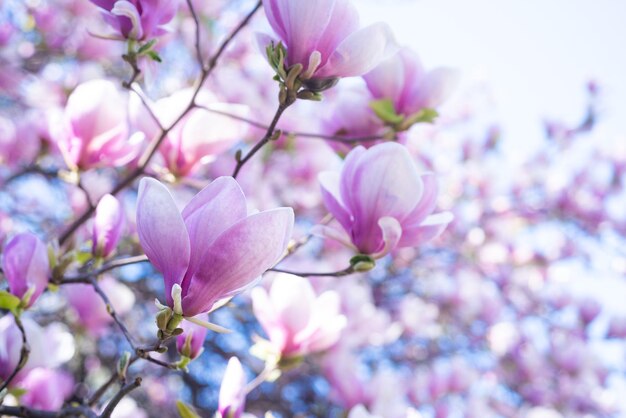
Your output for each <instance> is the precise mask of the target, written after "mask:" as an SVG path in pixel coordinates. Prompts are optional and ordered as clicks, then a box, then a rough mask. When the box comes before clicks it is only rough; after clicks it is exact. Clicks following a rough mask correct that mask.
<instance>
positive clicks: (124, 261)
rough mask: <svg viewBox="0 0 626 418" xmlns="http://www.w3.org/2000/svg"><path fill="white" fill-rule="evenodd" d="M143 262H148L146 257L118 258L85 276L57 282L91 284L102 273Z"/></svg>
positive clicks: (67, 278)
mask: <svg viewBox="0 0 626 418" xmlns="http://www.w3.org/2000/svg"><path fill="white" fill-rule="evenodd" d="M145 261H148V257H146V256H145V255H136V256H133V257H126V258H118V259H116V260H113V261H111V262H109V263H107V264H105V265H104V266H102V267H100V268H99V269H97V270H94V271H91V272H88V273H85V274H80V275H78V276H72V277H66V278H64V279H63V280H61V282H59V283H58V284H75V283H84V284H90V283H91V281H90V279H92V278H94V277H98V276H99V275H101V274H102V273H106V272H107V271H109V270H113V269H116V268H118V267H124V266H128V265H131V264H137V263H143V262H145Z"/></svg>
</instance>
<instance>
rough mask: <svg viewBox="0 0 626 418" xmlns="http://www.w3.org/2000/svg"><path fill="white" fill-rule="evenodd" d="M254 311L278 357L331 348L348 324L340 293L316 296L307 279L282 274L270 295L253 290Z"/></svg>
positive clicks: (262, 290)
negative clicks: (341, 310) (342, 311)
mask: <svg viewBox="0 0 626 418" xmlns="http://www.w3.org/2000/svg"><path fill="white" fill-rule="evenodd" d="M252 306H253V310H254V314H255V316H256V317H257V319H258V320H259V322H260V323H261V326H262V327H263V329H264V330H265V332H266V333H267V335H268V337H269V349H270V351H272V353H273V354H274V355H276V356H277V357H278V358H279V359H284V358H292V357H299V356H304V355H307V354H310V353H315V352H319V351H322V350H325V349H327V348H330V347H331V346H332V345H333V344H335V343H336V342H337V340H339V336H340V333H341V330H342V329H343V328H344V327H345V326H346V317H345V316H343V315H341V313H340V300H339V294H338V293H337V292H334V291H331V290H329V291H326V292H324V293H322V294H321V295H319V296H316V295H315V292H314V291H313V288H312V287H311V284H310V283H309V282H308V280H306V279H303V278H301V277H297V276H291V275H281V276H278V277H277V278H276V279H275V280H274V282H273V283H272V287H271V289H270V292H269V294H268V293H267V292H266V291H265V289H263V288H261V287H257V288H255V289H253V290H252Z"/></svg>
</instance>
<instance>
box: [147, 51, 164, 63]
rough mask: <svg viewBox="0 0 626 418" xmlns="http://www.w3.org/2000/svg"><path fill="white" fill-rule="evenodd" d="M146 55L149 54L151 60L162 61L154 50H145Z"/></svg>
mask: <svg viewBox="0 0 626 418" xmlns="http://www.w3.org/2000/svg"><path fill="white" fill-rule="evenodd" d="M146 55H147V56H149V57H150V58H152V60H153V61H156V62H163V60H162V59H161V57H160V56H159V54H157V53H156V51H148V52H146Z"/></svg>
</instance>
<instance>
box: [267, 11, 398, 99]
mask: <svg viewBox="0 0 626 418" xmlns="http://www.w3.org/2000/svg"><path fill="white" fill-rule="evenodd" d="M263 6H264V9H265V14H266V15H267V19H268V20H269V23H270V25H271V26H272V29H274V31H275V32H276V34H277V35H278V37H279V38H280V39H281V41H282V42H283V44H284V45H285V47H286V49H287V60H286V61H287V62H286V65H287V66H292V65H294V64H302V66H303V67H304V71H303V73H302V74H301V78H302V79H303V80H311V82H310V83H309V84H311V85H310V86H309V88H316V87H321V85H323V84H326V83H325V81H328V82H329V84H330V85H332V84H333V83H332V80H336V79H337V78H340V77H353V76H359V75H362V74H365V73H367V72H368V71H370V70H371V69H372V68H374V67H375V66H376V65H377V64H378V63H379V62H380V61H381V60H382V59H383V58H385V57H386V56H388V55H389V54H390V53H391V52H392V51H393V50H395V41H394V39H393V35H392V34H391V29H390V28H389V27H388V26H387V25H386V24H383V23H375V24H373V25H370V26H367V27H365V28H361V29H360V28H359V27H360V24H359V15H358V12H357V10H356V8H355V7H354V6H353V5H352V4H351V3H350V1H349V0H317V1H310V0H289V1H286V0H263ZM267 41H268V40H262V42H265V43H266V45H267V44H268V43H269V42H267ZM263 46H265V45H263ZM313 81H315V82H313Z"/></svg>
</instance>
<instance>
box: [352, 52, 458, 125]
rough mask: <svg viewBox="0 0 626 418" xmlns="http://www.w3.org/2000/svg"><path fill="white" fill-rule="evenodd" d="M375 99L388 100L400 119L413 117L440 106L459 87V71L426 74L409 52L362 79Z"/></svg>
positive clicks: (390, 60)
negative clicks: (401, 116) (401, 117)
mask: <svg viewBox="0 0 626 418" xmlns="http://www.w3.org/2000/svg"><path fill="white" fill-rule="evenodd" d="M363 78H364V79H365V82H366V83H367V88H368V89H369V90H370V92H371V93H372V95H373V96H374V98H376V99H389V100H391V102H392V103H393V105H394V110H395V111H396V113H397V114H399V115H404V116H412V115H415V114H417V113H419V111H421V110H423V109H427V108H428V109H434V108H436V107H438V106H440V105H441V104H442V103H443V102H444V101H445V100H446V99H447V98H448V96H449V95H450V93H451V92H452V90H453V89H454V87H455V86H456V84H457V78H458V77H457V73H456V71H454V70H452V69H449V68H436V69H434V70H431V71H426V70H425V69H424V67H423V66H422V63H421V62H420V59H419V57H418V56H417V54H416V53H415V52H413V51H412V50H410V49H409V48H406V47H405V48H402V49H400V50H399V51H398V52H397V53H396V54H394V55H392V56H391V57H389V58H387V59H386V60H384V61H382V62H381V63H380V64H379V65H378V66H377V67H376V68H374V69H373V70H372V71H370V72H369V73H367V74H365V75H364V76H363Z"/></svg>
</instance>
